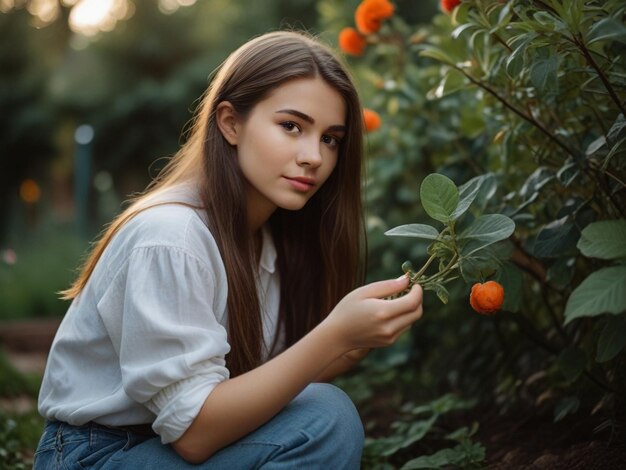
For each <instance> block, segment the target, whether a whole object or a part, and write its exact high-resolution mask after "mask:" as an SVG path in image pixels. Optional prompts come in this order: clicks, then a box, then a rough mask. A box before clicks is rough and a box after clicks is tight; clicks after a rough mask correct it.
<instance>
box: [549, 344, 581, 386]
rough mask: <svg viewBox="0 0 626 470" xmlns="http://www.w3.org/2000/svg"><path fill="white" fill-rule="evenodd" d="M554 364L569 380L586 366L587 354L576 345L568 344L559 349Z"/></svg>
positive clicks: (575, 377) (573, 378)
mask: <svg viewBox="0 0 626 470" xmlns="http://www.w3.org/2000/svg"><path fill="white" fill-rule="evenodd" d="M556 365H557V367H558V368H559V370H560V371H561V373H562V374H563V377H565V379H567V380H568V381H569V382H572V381H574V380H576V379H577V378H578V376H579V375H580V374H582V372H583V371H584V370H585V367H586V366H587V355H586V354H585V352H584V351H583V350H582V349H580V348H577V347H576V346H569V347H567V348H565V349H564V350H563V351H561V354H559V357H558V358H557V360H556Z"/></svg>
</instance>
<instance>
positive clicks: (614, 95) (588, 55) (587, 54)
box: [572, 34, 626, 116]
mask: <svg viewBox="0 0 626 470" xmlns="http://www.w3.org/2000/svg"><path fill="white" fill-rule="evenodd" d="M572 40H573V41H574V44H576V47H577V48H578V50H579V51H580V53H581V54H582V55H583V57H584V58H585V60H586V61H587V63H588V64H589V65H590V66H591V68H593V69H594V70H595V71H596V73H597V74H598V77H600V81H602V84H603V85H604V88H606V91H608V92H609V96H610V97H611V99H612V100H613V101H614V102H615V104H616V105H617V107H618V109H619V110H620V111H621V112H622V114H623V115H624V116H626V108H624V105H623V104H622V102H621V101H620V99H619V97H618V96H617V93H615V89H613V86H612V85H611V82H609V79H608V77H607V76H606V74H605V73H604V70H602V69H601V68H600V67H599V66H598V64H597V63H596V61H595V60H594V59H593V56H592V55H591V52H590V51H589V49H588V48H587V46H586V45H585V43H584V41H583V38H582V35H580V34H578V35H574V36H573V38H572Z"/></svg>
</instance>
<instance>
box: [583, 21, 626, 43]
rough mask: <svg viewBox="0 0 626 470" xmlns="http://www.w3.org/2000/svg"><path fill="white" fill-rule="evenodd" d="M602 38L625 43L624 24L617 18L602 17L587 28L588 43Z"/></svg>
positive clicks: (625, 28)
mask: <svg viewBox="0 0 626 470" xmlns="http://www.w3.org/2000/svg"><path fill="white" fill-rule="evenodd" d="M603 39H612V40H615V41H620V42H623V43H626V26H624V24H623V23H622V22H621V21H620V20H619V19H617V18H614V17H609V18H604V19H602V20H600V21H598V22H597V23H595V24H594V25H593V26H592V27H591V29H590V30H589V40H588V42H587V43H588V44H593V43H594V42H596V41H602V40H603Z"/></svg>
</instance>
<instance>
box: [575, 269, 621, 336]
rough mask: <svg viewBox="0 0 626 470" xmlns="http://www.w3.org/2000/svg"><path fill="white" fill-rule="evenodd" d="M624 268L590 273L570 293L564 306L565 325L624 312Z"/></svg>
mask: <svg viewBox="0 0 626 470" xmlns="http://www.w3.org/2000/svg"><path fill="white" fill-rule="evenodd" d="M625 286H626V266H624V265H622V266H611V267H608V268H603V269H600V270H598V271H596V272H594V273H591V274H590V275H589V276H588V277H587V278H586V279H585V280H584V281H583V282H581V283H580V285H579V286H578V287H577V288H576V289H575V290H574V292H572V295H570V296H569V299H568V300H567V305H566V306H565V322H564V323H565V324H567V323H569V322H570V321H572V320H574V319H575V318H580V317H595V316H597V315H600V314H601V313H613V314H617V313H622V312H624V311H626V288H625Z"/></svg>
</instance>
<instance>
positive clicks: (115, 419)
mask: <svg viewBox="0 0 626 470" xmlns="http://www.w3.org/2000/svg"><path fill="white" fill-rule="evenodd" d="M163 201H179V202H181V201H182V202H188V203H192V204H195V205H200V203H199V199H198V197H197V195H196V194H195V190H194V186H191V185H181V186H178V187H175V188H172V189H170V190H167V191H166V192H165V193H162V194H159V195H157V197H156V198H155V199H153V200H152V201H150V202H163ZM205 217H206V213H205V212H204V211H203V210H200V209H198V210H195V209H192V208H190V207H187V206H183V205H180V204H166V205H160V206H157V207H152V208H150V209H147V210H145V211H143V212H141V213H140V214H138V215H137V216H135V217H134V218H133V219H131V220H130V221H129V222H127V223H126V224H125V225H124V226H123V228H122V229H121V230H120V231H119V232H118V233H117V234H116V235H115V236H114V237H113V239H112V240H111V242H110V243H109V245H108V246H107V248H106V249H105V250H104V253H103V254H102V257H101V258H100V260H99V262H98V264H97V265H96V268H95V269H94V271H93V273H92V275H91V277H90V278H89V281H88V282H87V284H86V286H85V287H84V289H83V290H82V292H81V293H80V295H79V296H78V297H76V298H75V299H74V301H73V302H72V304H71V305H70V308H69V310H68V311H67V314H66V315H65V317H64V319H63V321H62V322H61V326H60V327H59V330H58V332H57V334H56V337H55V339H54V342H53V344H52V348H51V350H50V354H49V356H48V363H47V366H46V370H45V373H44V378H43V383H42V386H41V391H40V395H39V412H40V413H41V415H42V416H44V417H45V418H47V419H51V420H60V421H65V422H67V423H70V424H73V425H81V424H85V423H86V422H88V421H95V422H97V423H100V424H104V425H110V426H125V425H132V424H142V423H152V427H153V429H154V431H155V432H156V433H158V434H159V435H160V436H161V440H162V442H163V443H164V444H166V443H170V442H173V441H176V440H177V439H178V438H179V437H180V436H181V435H182V434H183V433H184V432H185V430H186V429H187V428H188V427H189V426H190V425H191V423H192V422H193V420H194V419H195V417H196V416H197V414H198V412H199V411H200V408H201V407H202V405H203V403H204V401H205V399H206V398H207V396H208V395H209V393H211V391H212V390H213V389H214V388H215V386H216V385H217V384H219V383H220V382H222V381H224V380H226V379H228V377H229V372H228V369H227V368H226V365H225V360H224V357H225V355H226V354H227V353H228V352H229V350H230V345H229V343H228V335H227V330H228V327H227V322H228V313H227V308H226V299H227V296H228V284H227V279H226V271H225V268H224V264H223V262H222V258H221V256H220V253H219V250H218V248H217V245H216V243H215V240H214V238H213V236H212V235H211V233H210V232H209V230H208V228H207V225H206V223H205ZM275 262H276V250H275V247H274V244H273V241H272V237H271V235H270V232H269V230H268V229H267V228H264V229H263V246H262V252H261V258H260V262H259V267H258V278H257V279H256V285H257V291H258V294H259V299H260V303H261V313H262V319H263V333H264V360H266V359H267V358H268V356H269V348H270V347H271V346H272V344H273V341H274V337H275V334H276V324H277V319H278V306H279V299H280V281H279V275H278V272H277V270H276V268H275ZM281 336H282V335H281ZM281 340H282V338H281ZM279 344H280V341H279Z"/></svg>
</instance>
